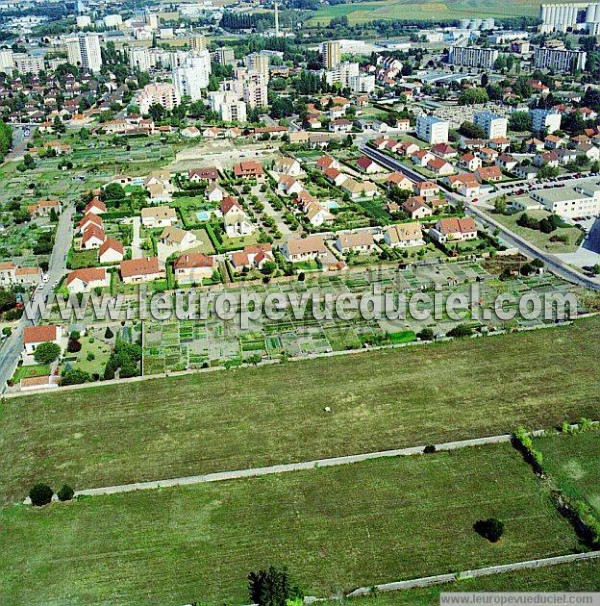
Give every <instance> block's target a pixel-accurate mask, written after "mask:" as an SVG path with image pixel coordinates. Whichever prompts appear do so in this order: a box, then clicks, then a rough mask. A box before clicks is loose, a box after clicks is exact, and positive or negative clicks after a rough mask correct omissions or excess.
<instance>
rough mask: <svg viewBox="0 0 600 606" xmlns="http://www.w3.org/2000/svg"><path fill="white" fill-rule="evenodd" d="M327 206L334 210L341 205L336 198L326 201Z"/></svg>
mask: <svg viewBox="0 0 600 606" xmlns="http://www.w3.org/2000/svg"><path fill="white" fill-rule="evenodd" d="M325 206H326V207H327V208H328V209H329V210H332V209H334V208H339V207H340V205H339V204H338V203H337V202H336V201H335V200H328V201H327V202H325Z"/></svg>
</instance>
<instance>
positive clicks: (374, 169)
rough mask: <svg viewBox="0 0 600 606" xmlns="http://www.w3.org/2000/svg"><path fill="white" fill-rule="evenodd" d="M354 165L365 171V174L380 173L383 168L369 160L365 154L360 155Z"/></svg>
mask: <svg viewBox="0 0 600 606" xmlns="http://www.w3.org/2000/svg"><path fill="white" fill-rule="evenodd" d="M356 165H357V166H358V168H359V169H360V170H361V171H362V172H363V173H366V174H367V175H371V174H374V173H380V172H382V171H383V170H384V168H383V167H382V166H379V164H377V162H375V161H373V160H371V158H368V157H367V156H361V157H360V158H359V159H358V160H357V161H356Z"/></svg>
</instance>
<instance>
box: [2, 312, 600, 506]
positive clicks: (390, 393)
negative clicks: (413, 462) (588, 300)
mask: <svg viewBox="0 0 600 606" xmlns="http://www.w3.org/2000/svg"><path fill="white" fill-rule="evenodd" d="M599 329H600V317H594V318H589V319H585V320H582V321H579V322H577V323H576V324H575V325H572V326H565V327H560V328H552V329H545V330H537V331H531V332H525V333H518V334H510V335H505V336H500V337H486V338H481V339H476V340H471V339H467V340H459V341H454V342H451V343H442V344H436V345H428V346H424V347H411V348H407V349H404V350H402V351H398V350H386V351H380V352H371V353H359V354H353V357H348V356H339V357H328V358H319V359H314V360H307V361H302V362H293V363H287V364H282V365H273V366H266V367H260V368H256V369H254V368H250V369H232V370H229V371H218V372H211V373H200V374H192V375H186V376H183V377H177V378H168V379H154V380H145V381H141V382H135V383H129V384H120V385H115V386H107V387H99V386H94V387H90V388H86V389H80V390H73V391H61V392H60V393H47V394H43V395H37V396H31V397H22V398H15V399H8V400H6V401H4V402H3V404H2V409H1V414H0V453H2V454H0V457H1V458H0V460H1V467H2V470H3V471H2V474H0V490H1V498H2V502H4V503H6V502H9V503H14V502H15V501H20V500H21V499H22V498H23V497H24V496H25V494H26V493H27V491H28V490H29V487H30V486H31V485H32V484H33V483H35V482H37V481H48V482H50V483H51V484H53V485H59V484H62V482H65V481H66V482H69V483H70V484H72V485H73V486H74V487H75V488H76V489H84V488H91V487H97V486H109V485H114V484H123V483H130V482H136V481H143V480H157V479H163V478H171V477H180V476H185V475H195V474H199V473H204V472H210V471H223V470H228V469H244V468H247V467H253V466H261V465H270V464H274V463H288V462H295V461H305V460H312V459H316V458H322V457H330V456H337V455H345V454H356V453H360V452H369V451H376V450H387V449H391V448H401V447H405V446H414V445H419V444H426V443H435V442H438V443H439V442H444V441H450V440H458V439H466V438H473V437H478V436H487V435H495V434H498V433H510V432H512V431H513V430H514V429H515V427H517V426H519V425H526V426H527V427H531V428H536V427H548V426H551V425H554V424H559V423H561V422H562V421H563V420H576V419H579V418H581V417H583V416H586V417H588V418H600V402H599V401H598V392H599V373H598V366H597V360H598V356H599V354H600V339H599V338H598V335H599ZM327 406H329V407H331V412H330V413H327V412H325V411H324V409H325V407H327Z"/></svg>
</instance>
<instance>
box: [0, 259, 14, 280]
mask: <svg viewBox="0 0 600 606" xmlns="http://www.w3.org/2000/svg"><path fill="white" fill-rule="evenodd" d="M16 270H17V266H16V265H15V264H14V263H12V262H10V261H7V262H5V263H0V284H1V285H4V284H13V283H14V282H15V272H16Z"/></svg>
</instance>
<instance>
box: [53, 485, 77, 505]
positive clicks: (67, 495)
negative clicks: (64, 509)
mask: <svg viewBox="0 0 600 606" xmlns="http://www.w3.org/2000/svg"><path fill="white" fill-rule="evenodd" d="M56 494H57V495H58V500H59V501H71V500H72V499H73V497H74V496H75V491H74V490H73V489H72V488H71V487H70V486H69V485H68V484H63V485H62V488H61V489H60V490H59V491H58V492H57V493H56Z"/></svg>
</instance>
